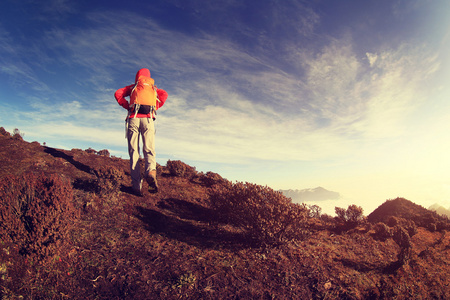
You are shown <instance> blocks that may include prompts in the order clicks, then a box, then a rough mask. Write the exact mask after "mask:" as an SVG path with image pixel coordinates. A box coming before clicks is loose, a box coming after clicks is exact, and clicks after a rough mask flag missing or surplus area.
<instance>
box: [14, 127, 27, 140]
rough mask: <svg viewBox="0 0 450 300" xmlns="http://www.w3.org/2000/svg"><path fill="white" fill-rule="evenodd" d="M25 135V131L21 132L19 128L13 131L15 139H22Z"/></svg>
mask: <svg viewBox="0 0 450 300" xmlns="http://www.w3.org/2000/svg"><path fill="white" fill-rule="evenodd" d="M24 135H25V134H24V133H21V132H20V130H19V129H17V128H15V129H14V131H13V135H12V137H13V139H16V140H21V141H22V140H23V136H24Z"/></svg>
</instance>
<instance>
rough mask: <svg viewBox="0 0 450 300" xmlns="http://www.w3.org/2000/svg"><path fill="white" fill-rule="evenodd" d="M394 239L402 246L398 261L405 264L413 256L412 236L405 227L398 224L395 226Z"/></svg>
mask: <svg viewBox="0 0 450 300" xmlns="http://www.w3.org/2000/svg"><path fill="white" fill-rule="evenodd" d="M393 239H394V241H395V242H396V243H397V244H398V245H399V246H400V252H399V254H398V261H399V262H400V263H401V264H402V265H403V264H405V263H407V262H408V260H409V259H410V257H411V247H412V244H411V238H410V236H409V234H408V232H407V231H406V229H405V228H403V227H401V226H398V225H397V226H395V228H394V234H393Z"/></svg>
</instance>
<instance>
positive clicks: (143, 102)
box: [114, 69, 167, 196]
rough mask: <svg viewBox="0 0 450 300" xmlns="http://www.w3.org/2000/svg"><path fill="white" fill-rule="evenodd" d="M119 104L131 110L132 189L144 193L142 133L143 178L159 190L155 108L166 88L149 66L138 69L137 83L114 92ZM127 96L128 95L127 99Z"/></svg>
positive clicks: (161, 102) (162, 100)
mask: <svg viewBox="0 0 450 300" xmlns="http://www.w3.org/2000/svg"><path fill="white" fill-rule="evenodd" d="M114 97H115V98H116V100H117V102H118V103H119V105H121V106H122V107H123V108H125V109H126V110H128V116H127V118H126V130H127V140H128V153H129V154H130V170H131V181H132V183H133V187H132V189H133V193H134V194H136V195H138V196H142V192H141V188H142V181H143V179H142V178H141V172H140V165H139V136H140V135H141V136H142V144H143V149H142V152H143V154H144V161H145V172H144V178H145V179H146V181H147V183H148V190H149V192H151V193H156V192H158V183H157V180H156V157H155V124H154V121H155V119H156V110H158V109H159V108H160V107H161V106H163V105H164V103H165V102H166V99H167V92H166V91H165V90H162V89H158V88H157V87H156V85H155V84H154V80H153V78H151V77H150V70H149V69H140V70H139V71H138V72H137V73H136V78H135V83H134V84H131V85H128V86H126V87H124V88H121V89H118V90H117V91H116V92H115V93H114ZM125 97H129V99H130V101H129V102H128V101H127V99H125Z"/></svg>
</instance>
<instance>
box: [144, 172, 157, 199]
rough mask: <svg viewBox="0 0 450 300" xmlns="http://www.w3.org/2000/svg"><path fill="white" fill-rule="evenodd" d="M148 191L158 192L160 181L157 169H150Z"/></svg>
mask: <svg viewBox="0 0 450 300" xmlns="http://www.w3.org/2000/svg"><path fill="white" fill-rule="evenodd" d="M146 179H147V183H148V191H149V193H152V194H155V193H157V192H158V181H157V180H156V170H153V171H150V173H148V176H147V178H146Z"/></svg>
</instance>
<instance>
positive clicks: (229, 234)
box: [136, 198, 255, 249]
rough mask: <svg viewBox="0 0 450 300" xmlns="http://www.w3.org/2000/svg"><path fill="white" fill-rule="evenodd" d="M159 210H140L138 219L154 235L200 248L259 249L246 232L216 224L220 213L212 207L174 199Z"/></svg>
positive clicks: (140, 207)
mask: <svg viewBox="0 0 450 300" xmlns="http://www.w3.org/2000/svg"><path fill="white" fill-rule="evenodd" d="M157 207H158V209H149V208H144V207H142V206H137V207H136V209H137V214H136V217H137V218H138V219H140V220H141V221H142V222H143V223H144V224H145V225H146V229H147V230H148V231H150V232H152V233H158V234H161V235H164V236H166V237H168V238H171V239H176V240H179V241H182V242H185V243H188V244H191V245H194V246H196V247H199V248H218V247H219V248H229V249H242V248H249V247H254V246H255V243H254V241H253V240H252V239H250V238H249V237H248V236H247V234H245V232H242V230H238V229H236V230H226V229H224V228H223V227H224V226H223V225H225V224H221V223H220V222H218V221H216V220H217V218H216V212H215V211H214V210H212V209H210V208H207V207H204V206H201V205H199V204H195V203H192V202H188V201H184V200H180V199H174V198H168V199H165V200H163V201H162V202H161V203H160V204H158V206H157ZM228 227H230V226H228Z"/></svg>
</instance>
